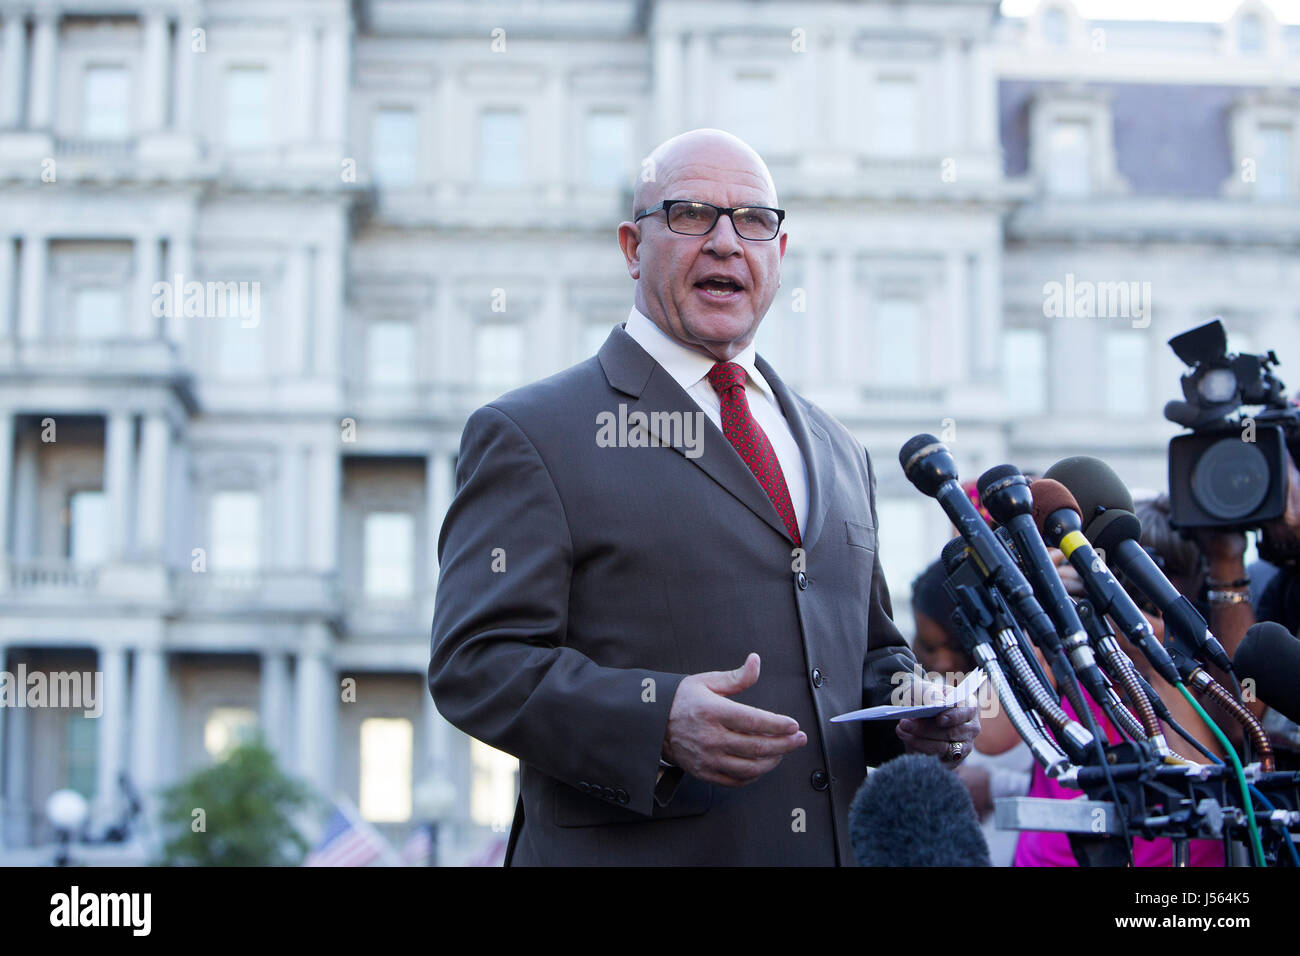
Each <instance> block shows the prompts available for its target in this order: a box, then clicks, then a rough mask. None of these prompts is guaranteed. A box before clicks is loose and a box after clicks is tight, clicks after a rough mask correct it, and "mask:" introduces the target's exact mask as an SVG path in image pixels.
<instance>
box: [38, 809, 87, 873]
mask: <svg viewBox="0 0 1300 956" xmlns="http://www.w3.org/2000/svg"><path fill="white" fill-rule="evenodd" d="M89 815H90V805H89V804H88V803H87V802H86V798H85V797H83V796H82V795H81V794H79V793H77V791H75V790H55V791H54V792H53V793H52V794H50V796H49V799H48V800H46V801H45V817H46V819H47V820H49V821H50V824H51V825H52V826H53V827H54V829H55V830H57V831H58V834H59V855H58V856H57V857H55V859H54V865H55V866H67V865H68V864H69V863H70V862H71V859H70V857H69V856H68V846H69V844H70V843H71V842H72V838H73V836H74V835H75V834H79V833H81V828H82V827H83V826H85V825H86V818H87V817H88V816H89Z"/></svg>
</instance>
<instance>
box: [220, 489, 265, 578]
mask: <svg viewBox="0 0 1300 956" xmlns="http://www.w3.org/2000/svg"><path fill="white" fill-rule="evenodd" d="M209 518H210V521H209V525H208V527H209V540H210V541H211V547H210V549H209V552H208V558H209V560H210V562H211V564H212V568H213V570H216V571H256V570H258V569H259V568H260V567H261V566H262V499H261V496H260V495H258V493H257V492H255V491H218V492H217V493H216V494H214V495H213V496H212V502H211V507H210V513H209Z"/></svg>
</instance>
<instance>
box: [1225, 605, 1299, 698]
mask: <svg viewBox="0 0 1300 956" xmlns="http://www.w3.org/2000/svg"><path fill="white" fill-rule="evenodd" d="M1234 663H1235V664H1236V665H1237V673H1238V674H1240V675H1241V679H1242V680H1247V679H1249V680H1254V682H1255V690H1256V692H1257V696H1258V697H1259V699H1260V700H1262V701H1263V702H1264V703H1266V704H1268V706H1270V707H1272V708H1273V709H1274V710H1276V711H1277V712H1278V713H1279V714H1282V715H1283V716H1284V717H1286V718H1287V719H1288V720H1291V721H1293V722H1295V723H1300V641H1298V640H1296V639H1295V637H1293V636H1292V634H1291V632H1290V631H1288V630H1287V629H1286V628H1285V627H1283V626H1282V625H1281V624H1278V623H1276V622H1275V621H1260V622H1259V623H1258V624H1256V625H1254V626H1253V627H1252V628H1251V629H1250V630H1248V631H1247V632H1246V636H1245V638H1243V639H1242V642H1241V646H1239V647H1238V648H1237V655H1236V657H1235V659H1234Z"/></svg>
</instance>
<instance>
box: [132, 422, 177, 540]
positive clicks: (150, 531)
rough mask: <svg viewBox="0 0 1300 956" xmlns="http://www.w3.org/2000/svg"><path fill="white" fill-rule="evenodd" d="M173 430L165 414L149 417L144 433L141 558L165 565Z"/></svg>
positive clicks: (139, 510) (138, 507)
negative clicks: (165, 535)
mask: <svg viewBox="0 0 1300 956" xmlns="http://www.w3.org/2000/svg"><path fill="white" fill-rule="evenodd" d="M171 431H172V429H171V423H170V422H169V421H168V420H167V416H166V415H164V414H161V413H157V414H149V415H146V416H145V417H144V423H143V425H142V426H141V430H140V464H139V475H140V480H139V482H138V485H137V489H138V497H137V499H136V514H137V524H136V534H137V535H138V540H137V542H136V545H137V552H138V555H139V557H140V558H141V559H143V560H145V561H158V562H161V561H162V560H163V557H164V553H165V548H164V544H165V542H164V534H165V530H166V528H165V525H166V516H167V505H166V503H167V474H168V470H169V464H170V462H169V458H170V455H171V445H172V435H171Z"/></svg>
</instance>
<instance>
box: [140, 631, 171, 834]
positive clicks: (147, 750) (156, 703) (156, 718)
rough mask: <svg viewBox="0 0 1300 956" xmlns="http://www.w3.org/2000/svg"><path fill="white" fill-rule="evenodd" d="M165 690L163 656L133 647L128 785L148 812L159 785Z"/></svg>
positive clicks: (153, 650) (158, 650)
mask: <svg viewBox="0 0 1300 956" xmlns="http://www.w3.org/2000/svg"><path fill="white" fill-rule="evenodd" d="M166 689H167V656H166V653H165V652H164V651H163V650H162V649H161V648H158V647H137V648H136V651H135V675H134V679H133V680H132V682H131V698H132V701H131V703H132V708H131V782H132V783H133V784H135V786H136V788H137V789H138V790H139V792H140V795H141V797H142V798H143V800H144V801H145V806H146V808H147V809H148V810H150V811H151V810H152V809H153V807H154V806H156V800H157V790H158V787H159V786H160V785H161V784H162V782H163V780H162V771H161V766H162V760H161V758H162V754H161V753H160V749H161V748H160V746H159V745H160V742H161V740H162V727H163V719H164V714H163V698H164V694H165V693H166Z"/></svg>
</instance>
